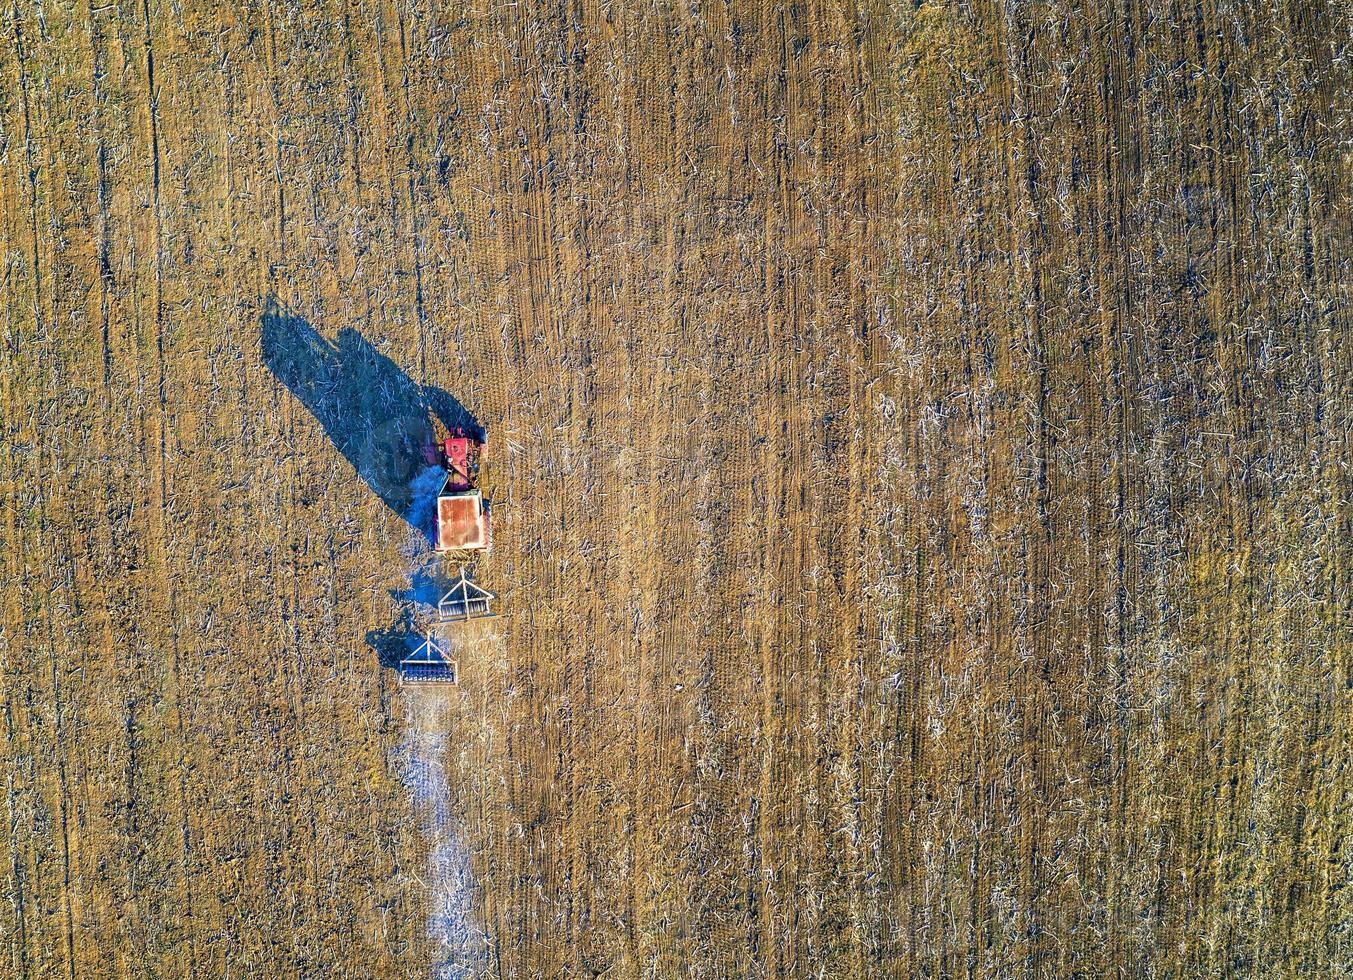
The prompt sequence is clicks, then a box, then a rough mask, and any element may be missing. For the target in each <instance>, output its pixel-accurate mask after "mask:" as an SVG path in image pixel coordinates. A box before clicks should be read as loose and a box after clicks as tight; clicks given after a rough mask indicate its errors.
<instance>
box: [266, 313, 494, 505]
mask: <svg viewBox="0 0 1353 980" xmlns="http://www.w3.org/2000/svg"><path fill="white" fill-rule="evenodd" d="M260 319H261V324H260V338H259V346H260V348H261V350H262V353H263V363H264V364H266V365H267V366H268V370H270V371H271V372H272V373H273V375H274V376H275V377H276V378H277V380H278V381H280V382H281V383H282V384H283V385H284V386H285V387H286V389H287V390H288V391H290V392H291V393H292V394H293V395H295V396H296V398H297V399H298V400H299V401H300V402H301V404H302V405H304V406H305V407H306V409H307V410H308V411H309V412H310V414H311V415H313V416H314V417H315V420H316V421H318V422H319V424H320V426H321V427H322V428H323V429H324V432H325V434H326V435H328V437H329V439H330V441H332V442H333V444H334V447H335V448H336V449H337V450H338V451H339V452H340V453H342V454H343V455H344V456H345V457H346V458H347V460H348V462H350V463H351V464H352V465H353V468H354V469H356V471H357V474H358V476H360V477H361V478H362V480H363V481H365V483H366V485H367V486H369V487H370V488H371V490H372V492H373V493H375V494H376V496H378V497H380V499H381V500H382V501H383V502H384V503H385V505H386V506H387V507H389V508H390V509H391V510H393V511H394V512H395V513H396V514H398V515H399V516H400V518H402V519H404V520H406V521H409V520H410V517H411V515H410V505H411V503H412V502H413V492H412V490H411V486H412V484H413V481H414V478H415V477H416V476H417V475H418V473H419V471H420V470H421V469H422V468H423V466H424V465H425V461H424V459H423V446H424V445H425V443H426V442H427V441H428V436H429V434H430V433H431V432H432V430H433V425H434V423H436V422H440V423H441V424H442V425H443V426H444V427H446V428H447V429H455V428H457V427H459V428H463V429H465V430H466V431H467V432H470V433H473V434H474V435H476V436H478V437H480V438H483V434H484V430H483V428H482V427H481V426H480V424H479V420H478V419H476V418H475V416H474V414H473V413H472V412H471V411H470V410H469V409H467V408H466V407H465V406H464V405H462V404H461V403H460V401H458V400H457V399H456V398H455V396H453V395H451V394H450V393H449V392H446V391H443V390H442V389H440V388H435V387H432V386H430V385H422V384H419V383H418V382H417V381H414V380H413V379H412V378H410V377H409V376H408V374H406V373H405V372H404V371H403V370H401V369H400V368H399V366H398V365H396V364H395V362H394V361H392V360H390V358H388V357H386V356H385V355H384V354H382V353H381V352H380V351H378V350H377V349H376V348H375V347H374V346H373V345H372V344H371V343H370V342H369V341H368V340H367V339H366V338H365V337H363V336H362V335H361V334H360V333H359V332H358V331H356V330H353V329H351V328H344V329H342V330H340V331H339V332H338V335H337V336H336V337H335V338H334V339H333V340H332V341H331V340H329V339H328V338H326V337H325V336H324V335H323V334H321V333H320V332H319V331H318V330H316V329H315V328H314V327H313V326H311V325H310V324H309V323H308V322H307V321H306V320H305V319H304V318H302V317H300V316H297V315H296V314H294V313H292V312H290V311H289V310H287V309H285V308H284V307H283V306H282V305H281V304H280V303H278V301H277V300H276V299H275V298H272V297H270V298H269V299H268V301H267V303H266V305H265V307H264V310H263V315H262V317H261V318H260ZM411 523H413V522H412V521H411Z"/></svg>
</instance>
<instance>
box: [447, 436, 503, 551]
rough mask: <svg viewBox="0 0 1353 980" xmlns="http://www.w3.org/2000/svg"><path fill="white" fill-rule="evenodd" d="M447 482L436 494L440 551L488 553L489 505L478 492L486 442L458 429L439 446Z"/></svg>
mask: <svg viewBox="0 0 1353 980" xmlns="http://www.w3.org/2000/svg"><path fill="white" fill-rule="evenodd" d="M437 455H438V456H439V457H440V459H439V462H440V463H441V465H442V466H443V467H444V468H445V469H446V482H445V483H443V484H442V489H441V491H440V492H439V493H438V494H437V542H436V549H437V550H438V551H485V550H487V549H488V547H489V543H490V539H489V514H488V505H487V504H486V502H485V501H484V497H483V494H481V493H480V492H479V463H480V460H481V458H482V457H483V455H484V443H483V442H482V441H481V440H479V439H477V438H475V437H474V436H469V435H466V434H465V430H464V429H456V430H455V432H454V433H452V434H451V435H450V436H449V437H448V438H446V439H443V440H442V441H441V443H440V444H439V445H438V447H437Z"/></svg>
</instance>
